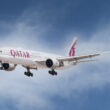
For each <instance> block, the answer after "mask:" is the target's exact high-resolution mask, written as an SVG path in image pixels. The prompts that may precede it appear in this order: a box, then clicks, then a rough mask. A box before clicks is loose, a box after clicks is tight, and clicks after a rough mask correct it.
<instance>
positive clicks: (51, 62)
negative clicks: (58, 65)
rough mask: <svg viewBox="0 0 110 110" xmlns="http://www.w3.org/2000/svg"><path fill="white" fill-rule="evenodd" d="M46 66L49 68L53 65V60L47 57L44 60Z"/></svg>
mask: <svg viewBox="0 0 110 110" xmlns="http://www.w3.org/2000/svg"><path fill="white" fill-rule="evenodd" d="M46 66H47V67H48V68H51V67H52V66H53V61H52V60H51V59H48V60H47V61H46Z"/></svg>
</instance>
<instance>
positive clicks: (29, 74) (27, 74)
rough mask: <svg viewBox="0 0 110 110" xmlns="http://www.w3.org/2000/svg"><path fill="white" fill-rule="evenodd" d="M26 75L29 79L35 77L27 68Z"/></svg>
mask: <svg viewBox="0 0 110 110" xmlns="http://www.w3.org/2000/svg"><path fill="white" fill-rule="evenodd" d="M24 75H26V76H28V77H30V76H31V77H33V73H31V72H30V68H27V72H24Z"/></svg>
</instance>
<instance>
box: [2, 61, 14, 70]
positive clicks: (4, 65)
mask: <svg viewBox="0 0 110 110" xmlns="http://www.w3.org/2000/svg"><path fill="white" fill-rule="evenodd" d="M2 67H3V69H4V70H6V71H12V70H14V69H15V67H16V65H15V64H8V63H2Z"/></svg>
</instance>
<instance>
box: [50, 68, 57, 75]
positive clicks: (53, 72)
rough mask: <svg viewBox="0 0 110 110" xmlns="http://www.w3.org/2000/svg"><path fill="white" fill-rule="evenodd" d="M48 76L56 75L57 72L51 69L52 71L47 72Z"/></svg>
mask: <svg viewBox="0 0 110 110" xmlns="http://www.w3.org/2000/svg"><path fill="white" fill-rule="evenodd" d="M49 74H51V75H57V72H56V71H55V70H54V69H52V71H49Z"/></svg>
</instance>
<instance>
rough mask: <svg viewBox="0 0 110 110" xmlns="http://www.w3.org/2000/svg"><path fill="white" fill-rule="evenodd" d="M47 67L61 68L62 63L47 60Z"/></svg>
mask: <svg viewBox="0 0 110 110" xmlns="http://www.w3.org/2000/svg"><path fill="white" fill-rule="evenodd" d="M46 66H47V67H48V68H54V69H55V68H57V67H60V62H59V61H58V60H56V59H47V60H46Z"/></svg>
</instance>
